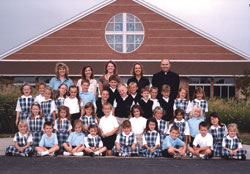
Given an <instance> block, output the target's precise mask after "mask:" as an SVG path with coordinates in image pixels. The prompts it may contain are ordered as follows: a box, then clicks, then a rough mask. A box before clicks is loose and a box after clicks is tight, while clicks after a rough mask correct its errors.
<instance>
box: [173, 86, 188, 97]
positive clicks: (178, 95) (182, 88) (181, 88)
mask: <svg viewBox="0 0 250 174" xmlns="http://www.w3.org/2000/svg"><path fill="white" fill-rule="evenodd" d="M182 90H184V91H186V97H185V99H186V100H189V93H188V90H187V88H184V87H180V89H179V91H178V94H177V97H176V98H180V92H181V91H182Z"/></svg>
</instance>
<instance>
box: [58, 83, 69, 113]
mask: <svg viewBox="0 0 250 174" xmlns="http://www.w3.org/2000/svg"><path fill="white" fill-rule="evenodd" d="M67 89H68V86H67V85H66V84H64V83H63V84H61V85H59V86H58V89H57V91H56V99H55V104H56V108H57V111H58V110H59V107H60V106H63V105H64V101H65V99H66V96H67Z"/></svg>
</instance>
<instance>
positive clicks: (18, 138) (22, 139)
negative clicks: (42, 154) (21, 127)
mask: <svg viewBox="0 0 250 174" xmlns="http://www.w3.org/2000/svg"><path fill="white" fill-rule="evenodd" d="M28 138H29V134H28V136H23V137H21V136H20V134H19V132H18V133H16V142H17V144H18V146H20V147H24V146H26V145H27V144H28ZM32 151H33V148H32V146H29V147H27V148H25V149H24V151H23V152H19V151H18V149H17V148H16V147H15V146H14V145H10V146H9V147H7V148H6V152H5V153H6V154H7V153H12V154H13V155H17V154H23V155H24V156H28V154H29V153H31V152H32Z"/></svg>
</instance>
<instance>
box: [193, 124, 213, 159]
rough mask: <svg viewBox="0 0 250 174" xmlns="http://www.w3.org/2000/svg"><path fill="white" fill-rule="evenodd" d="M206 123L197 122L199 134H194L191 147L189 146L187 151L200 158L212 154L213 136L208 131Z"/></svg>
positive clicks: (209, 156) (208, 156)
mask: <svg viewBox="0 0 250 174" xmlns="http://www.w3.org/2000/svg"><path fill="white" fill-rule="evenodd" d="M208 127H209V125H208V123H206V122H204V121H203V122H201V123H200V124H199V130H200V134H198V135H196V136H195V138H194V142H193V147H189V152H190V153H191V155H190V157H192V154H193V155H195V156H197V157H200V158H201V159H209V158H212V156H213V151H212V148H213V137H212V135H211V134H209V133H208Z"/></svg>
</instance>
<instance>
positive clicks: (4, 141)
mask: <svg viewBox="0 0 250 174" xmlns="http://www.w3.org/2000/svg"><path fill="white" fill-rule="evenodd" d="M11 144H13V138H0V156H1V155H4V154H5V149H6V148H7V147H8V146H9V145H11ZM243 148H244V149H246V150H247V152H248V153H247V155H246V159H248V160H249V159H250V145H243ZM215 159H218V158H215Z"/></svg>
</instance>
